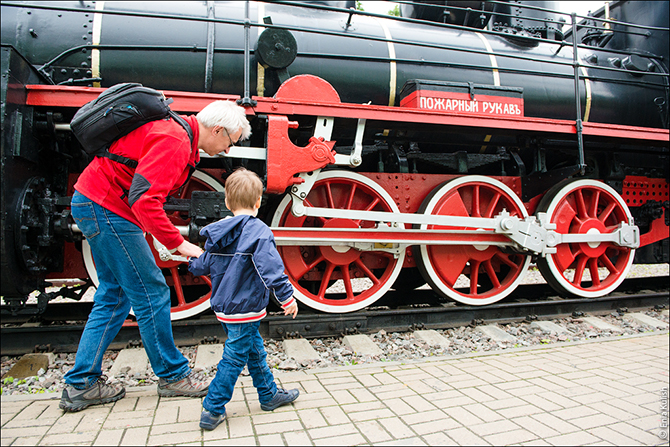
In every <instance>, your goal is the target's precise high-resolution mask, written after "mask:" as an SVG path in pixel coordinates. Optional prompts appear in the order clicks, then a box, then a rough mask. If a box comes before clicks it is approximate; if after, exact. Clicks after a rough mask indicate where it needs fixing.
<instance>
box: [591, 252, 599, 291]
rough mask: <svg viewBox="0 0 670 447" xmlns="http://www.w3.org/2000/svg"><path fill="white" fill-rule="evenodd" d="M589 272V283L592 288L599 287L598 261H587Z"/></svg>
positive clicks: (593, 259)
mask: <svg viewBox="0 0 670 447" xmlns="http://www.w3.org/2000/svg"><path fill="white" fill-rule="evenodd" d="M589 272H590V273H591V281H593V285H594V286H599V285H600V274H599V273H598V260H597V259H596V258H590V259H589Z"/></svg>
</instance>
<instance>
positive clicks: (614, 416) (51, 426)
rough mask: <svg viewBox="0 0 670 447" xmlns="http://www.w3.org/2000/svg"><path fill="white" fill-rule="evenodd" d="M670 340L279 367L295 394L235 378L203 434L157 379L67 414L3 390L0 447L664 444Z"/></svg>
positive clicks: (52, 400)
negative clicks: (262, 391) (163, 394)
mask: <svg viewBox="0 0 670 447" xmlns="http://www.w3.org/2000/svg"><path fill="white" fill-rule="evenodd" d="M668 340H669V336H668V332H663V333H661V334H659V333H658V332H656V333H655V334H650V335H641V336H631V337H615V338H612V339H609V340H604V341H603V340H599V341H597V342H588V343H579V344H577V343H563V344H557V345H551V346H547V347H543V346H541V347H534V348H521V349H510V350H508V351H496V352H494V353H485V354H468V355H462V356H452V357H440V358H435V359H431V360H428V361H425V360H424V361H416V362H414V361H413V362H408V363H406V364H403V363H377V364H374V365H369V364H367V365H355V366H351V367H338V368H333V369H330V370H327V371H325V370H310V371H307V372H304V371H301V372H291V373H282V372H278V373H277V374H276V377H277V380H278V381H279V382H281V384H282V385H283V386H284V387H286V388H294V387H297V388H299V389H300V392H301V396H300V398H299V399H298V400H297V401H296V402H294V404H293V405H290V406H286V407H282V408H280V409H278V410H275V411H274V412H264V411H262V410H261V409H260V405H259V404H258V400H257V395H256V392H255V390H254V388H253V385H252V384H251V379H250V378H249V377H243V378H241V379H240V380H239V381H238V383H237V386H236V388H235V393H234V396H233V401H232V402H231V403H230V404H228V406H227V410H228V420H227V421H226V422H225V423H224V424H222V425H221V426H219V427H218V428H217V429H216V430H214V431H211V432H208V431H203V430H201V429H200V428H199V426H198V421H199V418H200V412H201V403H202V399H185V398H159V397H158V396H157V395H156V389H155V388H154V387H150V388H149V387H138V388H131V389H128V393H127V395H126V397H125V398H124V399H122V400H120V401H118V402H116V403H114V404H108V405H103V406H96V407H91V408H89V409H86V410H84V411H81V412H79V413H67V414H66V413H63V412H62V411H61V410H59V409H58V399H59V397H60V396H49V395H31V396H2V430H1V433H2V445H3V446H4V445H12V446H14V445H28V444H30V445H59V444H63V445H166V444H177V445H566V446H567V445H570V446H572V445H668V441H667V436H668V435H667V433H668V428H667V425H668V423H667V422H668V419H667V411H668V410H667V408H668V380H669V378H668V371H669V369H670V367H669V364H668V344H669V343H668ZM662 408H665V410H662ZM662 411H665V416H663V415H662ZM663 425H665V427H663Z"/></svg>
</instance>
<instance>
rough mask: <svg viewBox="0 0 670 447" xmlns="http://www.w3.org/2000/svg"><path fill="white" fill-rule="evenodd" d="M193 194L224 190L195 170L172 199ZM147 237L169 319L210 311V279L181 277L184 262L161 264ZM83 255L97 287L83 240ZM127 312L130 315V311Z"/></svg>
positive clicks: (182, 219)
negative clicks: (165, 289) (161, 281)
mask: <svg viewBox="0 0 670 447" xmlns="http://www.w3.org/2000/svg"><path fill="white" fill-rule="evenodd" d="M193 191H223V186H222V185H221V184H220V183H219V182H218V181H216V180H215V179H214V178H213V177H211V176H210V175H208V174H205V173H204V172H202V171H197V170H196V171H195V172H194V173H193V175H192V176H191V178H190V179H189V181H188V182H187V183H186V185H184V187H183V188H182V189H181V194H179V195H178V196H175V198H189V197H191V194H192V193H193ZM168 218H169V219H170V221H171V222H172V223H173V224H174V225H188V223H189V221H190V219H189V218H188V216H187V215H184V214H182V213H181V212H174V213H169V214H168ZM146 238H147V243H148V244H149V247H150V248H151V251H152V253H154V259H155V260H156V264H157V265H158V266H159V267H160V268H161V269H162V271H163V274H164V275H165V278H166V282H167V283H168V286H169V287H170V296H171V298H172V305H171V308H170V318H171V319H172V320H182V319H185V318H190V317H192V316H195V315H198V314H199V313H202V312H204V311H206V310H207V309H209V308H210V305H209V299H210V297H211V295H212V282H211V280H210V279H209V278H208V277H205V276H201V277H194V276H193V275H191V273H189V272H188V271H186V272H185V273H181V274H180V272H179V267H180V266H182V265H184V263H182V262H178V261H161V260H160V258H159V256H158V253H157V252H156V250H155V248H154V246H153V236H151V235H150V234H147V236H146ZM82 253H83V255H84V266H85V267H86V271H87V272H88V275H89V278H91V280H92V281H93V284H94V285H95V286H97V285H98V284H99V281H98V275H97V273H96V271H95V263H94V262H93V257H92V256H91V250H90V246H89V245H88V242H87V241H86V240H85V239H84V241H82ZM182 269H183V268H182ZM130 313H131V314H133V311H132V309H131V311H130ZM133 315H134V314H133Z"/></svg>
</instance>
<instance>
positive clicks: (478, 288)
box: [415, 175, 530, 305]
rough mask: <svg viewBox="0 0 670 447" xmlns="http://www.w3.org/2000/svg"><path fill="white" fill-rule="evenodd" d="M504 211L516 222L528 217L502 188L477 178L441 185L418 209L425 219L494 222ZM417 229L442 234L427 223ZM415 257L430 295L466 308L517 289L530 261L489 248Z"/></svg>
mask: <svg viewBox="0 0 670 447" xmlns="http://www.w3.org/2000/svg"><path fill="white" fill-rule="evenodd" d="M503 210H507V212H509V214H510V215H511V216H517V217H519V218H520V219H523V218H525V217H527V216H528V212H527V211H526V208H525V207H524V205H523V202H521V200H520V199H519V197H518V196H517V195H516V194H515V193H514V191H512V190H511V189H510V188H508V187H507V186H506V185H505V184H504V183H502V182H499V181H497V180H495V179H491V178H488V177H483V176H476V175H473V176H466V177H460V178H456V179H454V180H451V181H448V182H446V183H443V184H442V185H440V186H438V187H437V188H436V189H435V190H433V192H431V193H430V194H429V195H428V197H426V199H425V200H424V202H423V204H422V205H421V207H420V208H419V212H423V213H425V214H432V215H442V216H465V217H484V218H492V217H495V216H496V215H497V214H499V213H500V212H502V211H503ZM420 228H421V229H445V227H442V226H439V225H427V224H423V225H421V227H420ZM449 229H454V230H476V228H454V227H449ZM415 252H416V255H415V258H416V259H417V265H418V267H419V269H420V271H421V272H422V274H423V275H424V278H425V279H426V281H427V282H428V284H430V285H431V287H432V288H433V290H435V291H438V292H440V293H442V294H444V295H445V296H447V297H449V298H451V299H453V300H455V301H458V302H460V303H463V304H471V305H485V304H491V303H495V302H496V301H499V300H501V299H503V298H505V297H506V296H507V295H509V294H510V293H511V292H512V291H513V290H514V289H515V288H516V287H517V286H518V285H519V283H520V282H521V280H522V279H523V275H524V273H525V272H526V270H527V268H528V264H529V263H530V256H527V255H523V254H518V253H513V252H506V251H504V250H503V249H502V248H501V247H498V246H494V245H421V246H417V247H415ZM459 289H460V290H459Z"/></svg>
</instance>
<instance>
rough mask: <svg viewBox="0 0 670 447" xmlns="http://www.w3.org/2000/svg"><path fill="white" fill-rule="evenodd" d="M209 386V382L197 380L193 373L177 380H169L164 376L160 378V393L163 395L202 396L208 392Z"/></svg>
mask: <svg viewBox="0 0 670 447" xmlns="http://www.w3.org/2000/svg"><path fill="white" fill-rule="evenodd" d="M208 388H209V384H208V383H207V382H196V381H195V380H194V379H193V373H191V374H189V375H188V376H186V377H184V378H183V379H181V380H179V381H177V382H168V381H166V380H165V379H163V378H161V379H159V380H158V395H159V396H161V397H174V396H186V397H202V396H204V395H205V394H207V389H208Z"/></svg>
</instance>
